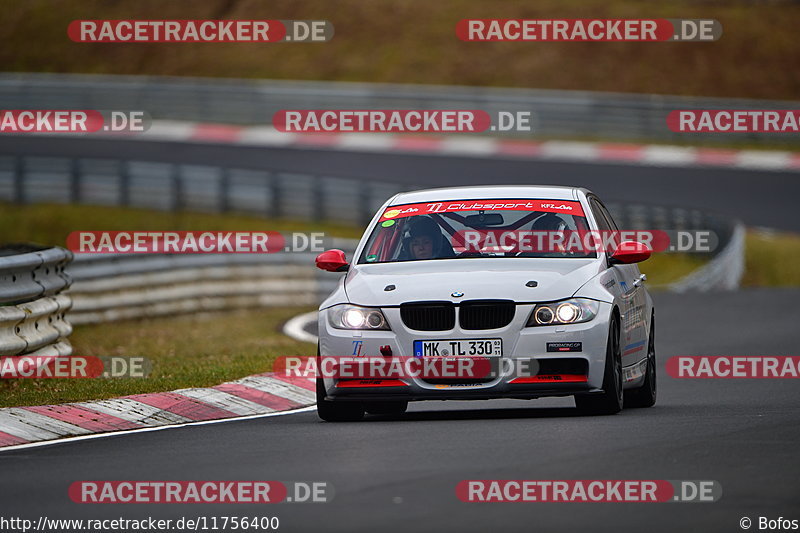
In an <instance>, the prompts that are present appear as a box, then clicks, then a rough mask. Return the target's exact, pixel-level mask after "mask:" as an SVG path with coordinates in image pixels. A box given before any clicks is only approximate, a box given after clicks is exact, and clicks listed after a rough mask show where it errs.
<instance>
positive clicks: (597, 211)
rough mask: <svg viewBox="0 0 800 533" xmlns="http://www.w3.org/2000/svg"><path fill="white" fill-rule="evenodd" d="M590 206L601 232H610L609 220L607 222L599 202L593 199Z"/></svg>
mask: <svg viewBox="0 0 800 533" xmlns="http://www.w3.org/2000/svg"><path fill="white" fill-rule="evenodd" d="M589 206H590V207H591V208H592V214H593V215H594V219H595V220H596V221H597V227H598V229H600V231H608V230H610V229H611V225H610V224H609V223H608V220H606V217H605V215H604V214H603V210H602V208H601V207H600V204H599V202H598V201H597V200H595V199H594V198H591V199H590V200H589Z"/></svg>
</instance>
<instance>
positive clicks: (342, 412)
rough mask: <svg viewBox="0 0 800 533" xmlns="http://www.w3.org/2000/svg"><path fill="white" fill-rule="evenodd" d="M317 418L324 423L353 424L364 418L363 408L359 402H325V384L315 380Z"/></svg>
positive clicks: (318, 379)
mask: <svg viewBox="0 0 800 533" xmlns="http://www.w3.org/2000/svg"><path fill="white" fill-rule="evenodd" d="M317 416H319V417H320V418H321V419H323V420H324V421H325V422H355V421H356V420H361V419H362V418H364V406H363V405H362V404H361V403H360V402H330V401H328V400H326V394H325V384H324V383H323V381H322V378H317Z"/></svg>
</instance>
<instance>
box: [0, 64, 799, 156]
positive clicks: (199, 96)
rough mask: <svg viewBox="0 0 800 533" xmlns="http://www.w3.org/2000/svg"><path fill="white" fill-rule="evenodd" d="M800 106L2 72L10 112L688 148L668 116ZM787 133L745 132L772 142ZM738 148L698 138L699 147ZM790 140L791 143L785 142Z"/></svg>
mask: <svg viewBox="0 0 800 533" xmlns="http://www.w3.org/2000/svg"><path fill="white" fill-rule="evenodd" d="M798 107H800V103H798V102H792V101H774V100H752V99H733V98H700V97H681V96H666V95H655V94H624V93H600V92H590V91H552V90H541V89H502V88H487V87H461V86H435V85H396V84H376V83H342V82H313V81H278V80H242V79H210V78H171V77H139V76H109V75H103V76H97V75H76V74H38V73H19V74H17V73H5V74H0V109H137V110H144V111H147V112H148V113H150V115H151V116H152V117H153V118H157V119H175V120H190V121H196V122H221V123H225V124H254V125H257V124H262V125H263V124H270V123H271V121H272V116H273V115H274V113H275V112H276V111H278V110H281V109H337V108H338V109H381V108H382V109H483V110H485V111H487V112H489V113H490V114H494V113H496V112H498V111H509V112H512V113H513V112H518V111H529V112H531V113H532V119H533V120H532V122H533V131H532V132H526V133H519V134H517V135H523V136H527V137H545V138H556V137H567V138H576V137H577V138H586V137H595V138H604V137H605V138H612V139H614V140H617V141H619V140H639V141H643V140H657V141H678V140H680V141H683V140H685V139H686V135H685V134H680V133H674V132H671V131H670V130H669V129H668V128H667V127H666V116H667V114H669V112H670V111H673V110H676V109H797V108H798ZM780 135H781V134H774V133H773V134H768V133H739V134H736V140H737V141H743V140H746V141H749V142H770V141H772V140H774V139H776V138H778V137H779V136H780ZM698 138H703V139H716V140H723V139H724V140H728V141H729V140H730V136H729V135H728V136H726V135H725V134H709V133H695V134H692V139H698ZM781 139H782V140H784V141H785V140H786V138H785V136H784V137H781Z"/></svg>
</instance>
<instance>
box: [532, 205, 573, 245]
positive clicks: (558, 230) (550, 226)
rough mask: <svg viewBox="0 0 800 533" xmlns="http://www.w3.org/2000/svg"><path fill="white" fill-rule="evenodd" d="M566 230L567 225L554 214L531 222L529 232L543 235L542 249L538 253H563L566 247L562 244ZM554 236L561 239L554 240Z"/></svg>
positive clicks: (545, 215) (548, 214)
mask: <svg viewBox="0 0 800 533" xmlns="http://www.w3.org/2000/svg"><path fill="white" fill-rule="evenodd" d="M566 229H567V223H566V222H565V221H564V219H563V218H561V217H560V216H558V215H556V214H554V213H547V214H544V215H542V216H540V217H539V218H537V219H536V220H534V221H533V224H532V225H531V230H532V231H534V232H543V233H545V238H544V241H543V242H544V249H543V250H540V252H544V253H564V252H566V247H565V246H564V243H563V238H564V231H565V230H566ZM555 234H560V235H559V236H560V237H561V239H557V238H555V237H556V235H555Z"/></svg>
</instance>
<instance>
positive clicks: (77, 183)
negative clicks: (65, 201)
mask: <svg viewBox="0 0 800 533" xmlns="http://www.w3.org/2000/svg"><path fill="white" fill-rule="evenodd" d="M69 201H70V202H71V203H73V204H78V203H80V201H81V162H80V160H79V159H72V160H71V161H70V167H69Z"/></svg>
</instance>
